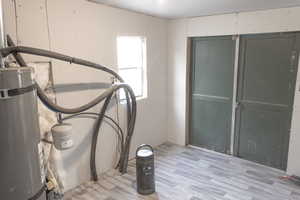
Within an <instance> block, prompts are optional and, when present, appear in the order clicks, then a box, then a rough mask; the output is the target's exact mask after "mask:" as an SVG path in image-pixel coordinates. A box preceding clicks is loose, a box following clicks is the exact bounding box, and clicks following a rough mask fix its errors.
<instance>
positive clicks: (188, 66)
mask: <svg viewBox="0 0 300 200" xmlns="http://www.w3.org/2000/svg"><path fill="white" fill-rule="evenodd" d="M264 34H273V35H280V34H300V32H299V31H290V32H278V33H274V32H270V33H254V34H238V35H231V36H232V37H235V38H236V49H235V62H234V76H233V77H234V80H233V97H232V119H231V120H232V121H231V140H230V154H231V155H233V156H237V154H238V149H237V140H238V138H237V131H236V129H237V127H236V126H237V123H236V107H237V105H238V104H237V95H238V91H239V86H238V82H239V75H240V69H239V65H240V56H241V55H240V48H241V46H240V43H241V37H242V36H245V35H264ZM219 36H221V37H222V36H228V35H219ZM199 37H200V38H205V37H206V38H207V37H218V36H213V35H212V36H199ZM199 37H198V36H193V37H187V39H186V44H187V45H186V54H187V56H186V59H187V60H186V63H187V64H186V98H185V99H186V105H185V106H186V113H185V120H186V126H185V145H190V141H189V140H190V134H191V126H192V124H191V121H192V120H191V114H192V110H191V109H192V76H193V74H192V73H193V62H192V60H193V58H192V55H193V52H192V50H193V46H192V39H193V38H199ZM299 48H300V47H299ZM296 59H297V63H299V65H300V49H298V54H297V56H296ZM299 65H297V67H296V71H297V72H296V76H297V74H298V73H299V71H298V70H299V69H298V68H299ZM296 86H297V77H296V80H295V84H294V85H293V86H292V87H293V88H294V90H295V88H296ZM294 93H295V92H294ZM294 100H295V95H293V99H292V105H294ZM292 118H293V112H292V116H291V119H290V122H289V123H290V126H292ZM289 142H290V134H289V136H288V139H287V148H286V149H287V159H288V150H289Z"/></svg>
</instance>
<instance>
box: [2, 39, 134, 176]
mask: <svg viewBox="0 0 300 200" xmlns="http://www.w3.org/2000/svg"><path fill="white" fill-rule="evenodd" d="M11 42H12V40H11V41H10V45H11V46H13V45H14V44H13V43H11ZM0 53H1V55H2V56H3V57H6V56H8V55H9V54H13V55H14V56H15V59H16V60H17V62H18V63H19V64H20V65H21V66H26V63H24V62H23V61H24V60H23V59H22V57H21V56H18V55H19V54H18V53H26V54H32V55H38V56H44V57H50V58H55V59H58V60H62V61H66V62H70V63H75V64H79V65H84V66H87V67H92V68H95V69H99V70H102V71H105V72H107V73H110V74H112V75H113V76H115V77H116V78H117V79H119V80H120V81H121V82H123V79H122V78H121V77H120V76H119V75H118V74H117V73H116V72H114V71H113V70H111V69H108V68H106V67H104V66H102V65H99V64H95V63H92V62H89V61H86V60H82V59H78V58H74V57H70V56H66V55H63V54H59V53H56V52H51V51H47V50H43V49H36V48H31V47H23V46H15V47H7V48H2V49H0ZM20 57H21V59H20ZM22 60H23V61H22ZM120 88H123V89H124V90H125V95H126V100H127V112H128V114H127V116H128V125H127V129H128V131H127V136H126V140H125V148H124V152H123V154H122V155H121V158H120V166H119V170H120V172H121V173H125V172H126V171H127V165H128V158H129V148H130V143H131V138H132V135H133V131H134V126H135V120H136V98H135V95H134V92H133V91H132V89H131V87H130V86H128V85H126V84H119V85H114V86H113V87H112V88H110V89H108V90H106V91H105V92H104V93H103V94H101V95H99V96H98V97H97V98H95V99H94V100H92V101H91V102H89V103H88V104H86V105H83V106H81V107H78V108H71V109H69V108H63V107H60V106H58V105H57V104H55V103H53V102H52V101H51V100H50V99H49V98H48V97H47V96H46V95H45V94H44V92H43V91H42V89H41V88H40V87H39V86H38V85H37V93H38V96H39V98H40V99H41V101H42V102H43V103H44V104H45V105H46V106H47V107H48V108H49V109H50V110H52V111H55V112H60V113H65V114H74V113H79V112H84V111H86V110H88V109H90V108H91V107H93V106H95V105H97V104H99V103H100V102H101V101H103V100H104V99H105V98H106V97H108V96H110V95H112V94H113V92H115V91H117V90H118V89H120ZM130 100H131V101H130ZM130 104H131V105H130ZM101 113H105V110H104V109H102V111H101ZM99 119H103V116H100V117H99ZM100 125H101V122H100ZM96 130H97V129H95V132H94V134H93V135H95V137H94V138H97V137H98V132H96ZM98 131H99V129H98ZM96 136H97V137H96ZM95 142H96V141H94V140H93V141H92V143H95ZM92 146H93V148H92V149H91V150H92V152H91V154H93V157H95V151H96V149H95V147H96V145H92ZM93 162H95V158H93ZM91 168H93V170H92V171H94V172H92V174H94V175H93V179H94V180H97V172H96V167H95V163H94V164H93V165H91Z"/></svg>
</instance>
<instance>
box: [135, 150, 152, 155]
mask: <svg viewBox="0 0 300 200" xmlns="http://www.w3.org/2000/svg"><path fill="white" fill-rule="evenodd" d="M152 155H153V152H152V151H151V150H149V149H141V150H139V151H138V152H137V156H138V157H149V156H152Z"/></svg>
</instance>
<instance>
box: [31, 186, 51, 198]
mask: <svg viewBox="0 0 300 200" xmlns="http://www.w3.org/2000/svg"><path fill="white" fill-rule="evenodd" d="M46 190H47V186H46V185H44V186H43V187H42V188H41V189H40V190H39V191H38V192H37V193H36V194H35V195H34V196H33V197H31V198H29V199H28V200H38V199H39V198H40V197H41V196H42V194H43V193H44V192H45V191H46Z"/></svg>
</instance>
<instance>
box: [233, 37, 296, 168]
mask: <svg viewBox="0 0 300 200" xmlns="http://www.w3.org/2000/svg"><path fill="white" fill-rule="evenodd" d="M298 43H299V41H297V36H296V34H294V33H287V34H262V35H246V36H241V47H240V62H239V70H240V71H239V83H238V85H239V86H238V87H239V91H238V98H237V99H238V102H239V107H238V109H237V115H236V120H237V121H236V141H235V144H236V154H237V156H239V157H242V158H245V159H247V160H251V161H255V162H258V163H261V164H264V165H268V166H272V167H276V168H279V169H286V165H287V153H288V144H289V132H290V126H291V116H292V110H293V98H294V91H295V80H296V74H297V66H298V60H297V59H298V55H299V54H298V51H297V49H296V46H297V44H298Z"/></svg>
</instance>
